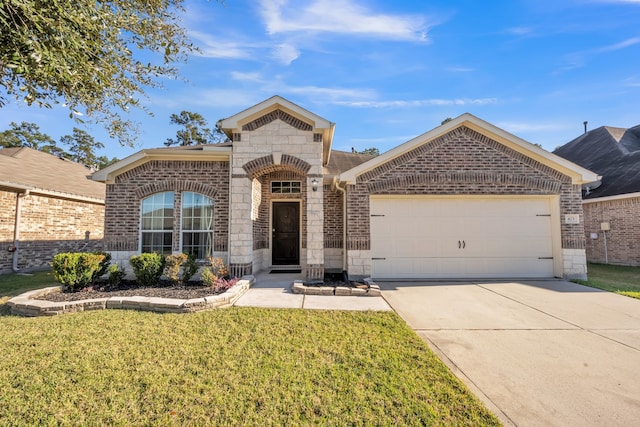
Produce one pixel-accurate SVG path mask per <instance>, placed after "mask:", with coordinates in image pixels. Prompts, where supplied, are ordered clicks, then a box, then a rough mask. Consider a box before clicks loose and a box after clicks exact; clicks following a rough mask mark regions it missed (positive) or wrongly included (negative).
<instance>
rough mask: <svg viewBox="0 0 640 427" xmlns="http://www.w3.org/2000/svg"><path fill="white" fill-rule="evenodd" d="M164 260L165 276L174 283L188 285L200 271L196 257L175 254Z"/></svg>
mask: <svg viewBox="0 0 640 427" xmlns="http://www.w3.org/2000/svg"><path fill="white" fill-rule="evenodd" d="M164 260H165V267H164V275H165V277H166V278H167V279H169V280H170V281H172V282H173V283H187V282H188V281H189V279H191V277H192V276H193V275H194V274H196V271H198V265H197V264H196V257H195V256H194V255H188V254H184V253H182V254H173V255H167V256H166V257H165V258H164Z"/></svg>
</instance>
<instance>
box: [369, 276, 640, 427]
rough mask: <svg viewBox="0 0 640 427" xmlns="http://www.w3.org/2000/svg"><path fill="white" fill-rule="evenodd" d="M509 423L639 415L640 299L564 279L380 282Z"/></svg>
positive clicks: (636, 418)
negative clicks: (507, 281)
mask: <svg viewBox="0 0 640 427" xmlns="http://www.w3.org/2000/svg"><path fill="white" fill-rule="evenodd" d="M380 285H381V288H382V289H383V290H384V292H383V296H384V298H385V299H386V300H387V302H388V303H389V304H390V305H391V306H392V307H393V308H394V309H395V310H396V311H397V312H398V314H399V315H400V316H402V317H403V318H404V319H405V320H406V322H407V323H408V324H409V326H411V327H412V328H413V329H414V330H415V331H416V332H417V333H418V335H420V336H421V337H422V338H424V339H425V340H426V341H427V342H428V344H429V345H430V347H431V348H432V349H434V350H435V351H436V353H438V355H439V356H440V357H441V358H442V359H443V361H445V363H447V365H448V366H449V368H450V369H451V370H452V371H453V372H454V373H455V374H456V375H458V376H459V377H460V378H461V379H462V380H463V381H464V382H465V383H466V384H467V385H468V386H469V387H470V389H471V390H472V391H473V392H474V393H475V394H476V395H477V396H478V397H480V398H481V399H482V400H483V401H484V402H485V403H486V404H487V406H488V407H489V408H490V409H491V410H493V411H494V413H495V414H496V415H497V416H498V417H500V419H501V420H502V422H503V423H504V424H506V425H519V426H535V425H540V426H550V425H557V426H578V425H579V426H587V425H601V426H602V425H606V426H613V425H618V426H630V425H640V300H636V299H632V298H628V297H624V296H620V295H616V294H612V293H609V292H603V291H599V290H597V289H592V288H588V287H584V286H580V285H577V284H575V283H570V282H566V281H561V280H549V281H517V282H511V283H498V282H486V283H480V282H474V283H469V282H467V283H435V282H433V283H432V282H421V283H412V282H407V283H400V282H387V283H384V282H383V283H380Z"/></svg>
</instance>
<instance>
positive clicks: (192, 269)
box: [182, 254, 198, 283]
mask: <svg viewBox="0 0 640 427" xmlns="http://www.w3.org/2000/svg"><path fill="white" fill-rule="evenodd" d="M197 271H198V264H197V263H196V256H195V255H193V254H189V255H188V256H187V260H186V261H185V263H184V265H183V266H182V282H183V283H187V282H188V281H189V279H191V278H192V277H193V275H194V274H196V272H197Z"/></svg>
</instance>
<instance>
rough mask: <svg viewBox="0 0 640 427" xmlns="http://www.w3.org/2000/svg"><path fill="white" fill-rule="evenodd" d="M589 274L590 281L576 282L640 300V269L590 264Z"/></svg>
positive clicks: (588, 267)
mask: <svg viewBox="0 0 640 427" xmlns="http://www.w3.org/2000/svg"><path fill="white" fill-rule="evenodd" d="M587 272H588V277H589V280H588V281H584V280H576V282H577V283H580V284H582V285H587V286H591V287H592V288H598V289H603V290H605V291H609V292H615V293H617V294H621V295H626V296H628V297H633V298H638V299H640V267H625V266H621V265H610V264H591V263H589V265H588V266H587Z"/></svg>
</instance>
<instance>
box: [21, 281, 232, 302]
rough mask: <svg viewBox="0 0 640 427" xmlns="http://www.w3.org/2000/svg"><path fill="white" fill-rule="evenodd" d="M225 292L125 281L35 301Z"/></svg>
mask: <svg viewBox="0 0 640 427" xmlns="http://www.w3.org/2000/svg"><path fill="white" fill-rule="evenodd" d="M221 293H224V291H222V292H220V291H216V290H215V289H214V288H213V287H211V286H203V284H202V282H192V283H189V284H188V285H175V284H172V283H170V282H160V283H159V284H158V286H148V287H144V286H139V285H138V284H137V282H135V281H123V282H122V283H120V285H118V286H112V285H110V284H108V283H104V284H96V285H94V286H89V287H87V288H85V289H82V290H80V291H78V292H49V293H46V294H43V295H38V296H36V297H35V298H34V299H39V300H44V301H54V302H63V301H80V300H86V299H97V298H110V297H116V296H122V297H126V296H140V297H157V298H174V299H193V298H204V297H208V296H213V295H219V294H221Z"/></svg>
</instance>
